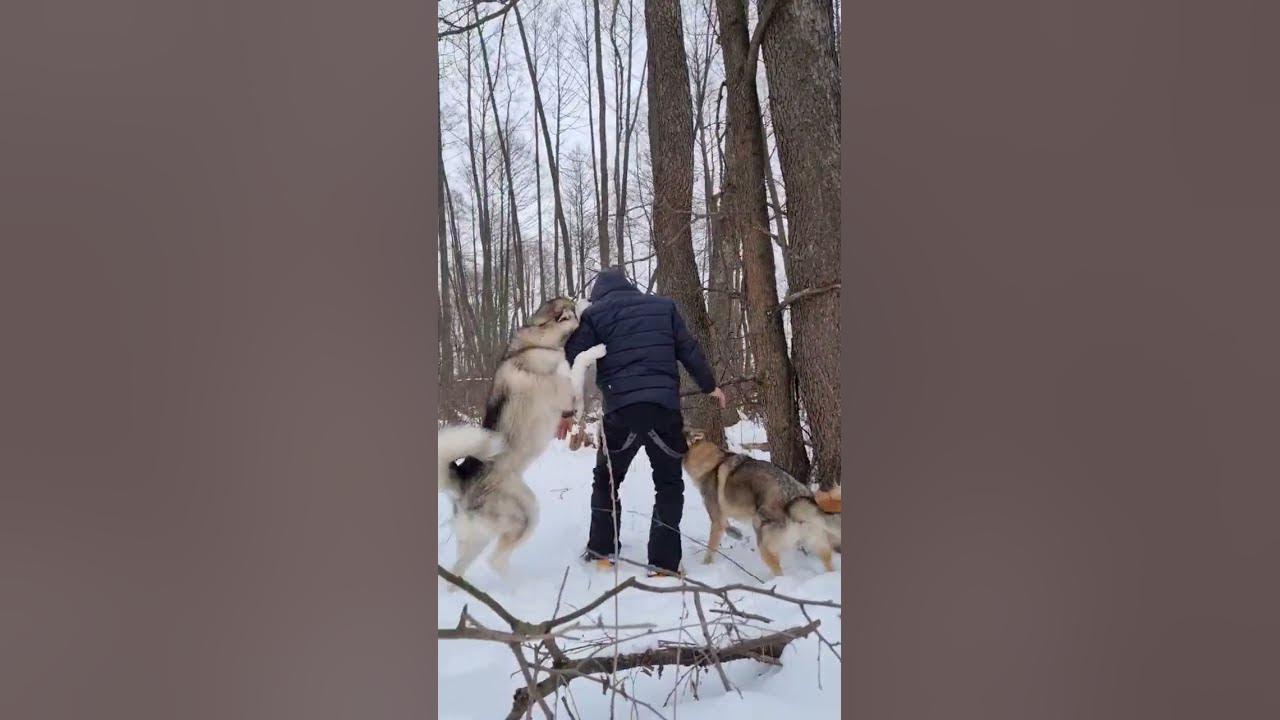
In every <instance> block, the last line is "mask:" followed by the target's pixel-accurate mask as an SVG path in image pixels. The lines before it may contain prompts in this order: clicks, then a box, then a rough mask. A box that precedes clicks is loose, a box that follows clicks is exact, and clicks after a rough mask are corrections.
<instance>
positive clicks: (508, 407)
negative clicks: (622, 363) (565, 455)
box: [437, 297, 605, 589]
mask: <svg viewBox="0 0 1280 720" xmlns="http://www.w3.org/2000/svg"><path fill="white" fill-rule="evenodd" d="M578 317H579V316H578V307H577V305H576V304H575V302H574V301H573V300H571V299H569V298H563V297H559V298H552V299H551V300H548V301H546V302H545V303H543V304H542V306H541V307H540V308H538V311H537V312H536V313H534V314H533V316H532V317H530V318H529V320H528V322H527V323H526V324H525V325H523V326H522V327H520V328H518V329H517V330H516V331H515V333H514V336H513V338H512V340H511V342H510V344H509V345H508V346H507V349H506V352H505V354H504V355H503V357H502V359H501V360H500V361H499V363H498V367H497V370H496V371H495V373H494V377H493V385H492V386H491V388H490V390H489V395H488V398H487V399H486V402H485V413H484V420H483V422H482V423H481V426H480V427H478V428H476V427H450V428H443V429H441V430H440V431H439V434H438V438H437V444H438V448H437V449H438V451H439V468H438V470H439V483H440V490H441V491H442V492H444V493H446V494H447V495H448V496H449V497H450V499H451V500H452V501H453V506H454V517H453V529H454V532H455V534H456V536H457V538H458V558H457V561H456V562H455V563H454V566H453V573H454V574H455V575H458V576H460V577H461V576H462V575H463V573H465V572H466V570H467V568H468V567H470V565H471V563H472V562H474V561H475V559H476V558H477V557H478V556H479V555H480V553H482V552H483V551H484V550H485V548H487V547H488V546H489V544H490V543H491V542H492V541H493V540H494V539H496V540H497V546H496V548H495V549H494V552H493V554H492V555H491V557H490V564H491V565H492V566H493V568H494V569H495V570H498V571H499V572H500V573H505V572H506V570H507V568H508V563H509V559H510V556H511V553H512V551H513V550H515V549H516V548H517V547H518V546H519V545H520V544H521V543H523V542H524V541H525V540H527V539H528V538H529V536H530V535H531V534H532V532H533V530H534V528H535V527H536V525H537V521H538V503H537V500H536V498H535V497H534V495H533V492H532V491H531V490H530V489H529V486H528V485H526V484H525V483H524V472H525V470H527V469H528V467H529V465H530V464H531V463H532V462H533V461H534V460H535V459H537V457H538V456H539V455H541V454H542V453H543V451H545V450H546V449H547V446H548V445H549V444H550V442H551V439H552V438H553V437H554V436H555V434H556V431H557V427H558V426H559V425H560V423H561V421H562V420H564V419H566V418H568V419H571V418H573V417H574V416H575V415H576V414H577V413H579V412H580V411H581V408H582V385H583V381H584V378H585V374H586V369H587V366H588V365H589V364H590V363H592V362H594V361H595V360H597V359H599V358H601V357H604V355H605V346H604V345H603V344H598V345H596V346H595V347H592V348H589V349H587V350H585V351H584V352H582V353H579V355H578V358H577V360H576V362H575V363H574V365H572V366H571V365H570V364H569V362H568V360H567V359H566V358H565V354H564V343H565V341H566V340H567V339H568V338H569V336H570V334H571V333H573V331H574V330H576V329H577V327H578V323H579V319H578ZM451 589H452V588H451Z"/></svg>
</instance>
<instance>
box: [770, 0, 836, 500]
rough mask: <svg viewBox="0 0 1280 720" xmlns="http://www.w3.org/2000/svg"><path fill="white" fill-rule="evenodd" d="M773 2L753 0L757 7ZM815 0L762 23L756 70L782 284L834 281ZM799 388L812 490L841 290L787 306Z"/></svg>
mask: <svg viewBox="0 0 1280 720" xmlns="http://www.w3.org/2000/svg"><path fill="white" fill-rule="evenodd" d="M778 1H779V0H757V3H758V7H761V8H762V10H761V14H762V15H763V14H764V13H763V7H764V6H765V5H767V4H768V3H771V2H772V3H776V2H778ZM832 33H833V27H832V22H831V14H830V12H829V10H828V6H827V4H826V2H824V0H786V2H783V3H782V4H781V5H780V6H778V7H777V9H776V11H775V12H774V18H773V21H772V23H771V24H770V25H769V27H768V28H767V29H766V30H765V32H764V35H763V39H762V41H761V47H762V48H763V50H764V62H765V72H766V74H767V77H768V80H769V101H770V109H771V115H772V117H773V123H774V129H775V132H776V135H777V138H778V154H779V157H780V158H781V160H782V179H783V182H784V183H785V185H786V192H787V220H788V226H789V231H790V235H791V236H790V238H789V240H790V270H791V276H790V280H791V282H790V286H791V287H790V288H789V289H790V291H791V292H797V291H801V290H806V289H809V288H819V287H826V286H830V285H833V284H835V283H836V282H838V281H839V279H840V70H839V64H838V62H837V59H836V55H835V40H834V38H833V37H832ZM790 312H791V328H792V335H793V339H794V342H793V347H794V348H795V353H794V363H795V369H796V374H797V377H798V379H799V385H800V394H801V398H802V400H803V401H804V407H805V411H806V414H807V416H808V418H809V425H810V431H811V433H812V436H813V444H814V465H815V467H814V476H815V479H816V480H817V482H818V485H819V488H820V489H822V490H829V489H831V488H833V487H834V486H836V485H838V484H839V483H840V367H839V354H840V343H839V335H840V334H839V330H840V293H839V291H838V290H836V291H831V292H823V293H818V294H815V295H811V296H809V297H806V298H804V299H803V300H800V301H798V302H796V303H795V304H793V305H792V306H791V309H790Z"/></svg>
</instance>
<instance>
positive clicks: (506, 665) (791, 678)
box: [438, 422, 840, 720]
mask: <svg viewBox="0 0 1280 720" xmlns="http://www.w3.org/2000/svg"><path fill="white" fill-rule="evenodd" d="M726 434H727V436H728V437H729V441H730V443H731V445H735V446H740V444H741V443H750V442H758V441H759V440H761V439H763V436H764V433H763V432H762V431H761V430H760V429H759V428H758V427H754V426H752V425H750V424H748V423H745V422H744V423H739V425H737V426H735V427H733V428H729V429H728V430H727V431H726ZM752 454H753V455H756V456H758V457H766V458H767V453H762V452H753V453H752ZM594 461H595V450H594V448H583V449H581V450H578V451H576V452H574V451H570V450H569V449H568V447H567V445H565V444H564V443H562V442H555V443H553V444H552V447H551V448H550V449H548V450H547V452H546V454H544V455H543V456H542V457H541V458H540V459H539V460H538V461H537V463H535V465H534V466H533V467H532V468H531V470H530V472H529V473H528V475H527V477H526V481H527V482H528V484H529V486H530V487H532V488H533V490H534V492H535V493H536V494H537V496H538V500H539V502H540V504H541V520H540V522H539V525H538V528H537V530H536V531H535V532H534V535H533V537H532V538H531V539H530V540H529V542H528V543H527V544H525V545H524V546H522V547H521V548H519V549H518V550H517V551H516V552H515V554H514V555H513V556H512V562H511V570H510V574H509V577H508V579H506V580H504V579H502V578H501V577H499V576H498V575H497V573H495V572H494V571H493V570H492V569H490V568H489V567H488V565H487V564H486V562H485V560H484V559H481V560H480V561H477V562H476V564H474V565H473V566H472V568H471V570H470V571H469V572H468V579H469V580H470V581H471V582H473V583H474V584H475V585H476V586H477V587H479V588H480V589H481V590H484V591H485V592H487V593H490V594H491V595H492V596H493V597H494V598H495V599H496V600H498V601H499V602H501V603H502V604H503V605H504V606H505V607H506V608H507V609H508V610H510V611H511V612H512V614H514V615H515V616H516V617H519V618H522V619H525V620H529V621H533V622H536V621H540V620H546V619H549V618H551V617H553V615H556V614H560V615H562V614H564V613H565V612H567V611H569V610H572V609H575V608H577V607H580V606H582V605H584V604H586V603H587V602H589V601H590V600H592V599H594V598H596V597H598V596H599V595H600V594H601V593H602V592H604V591H606V590H608V589H609V588H611V587H613V586H614V583H615V574H614V572H613V571H600V570H596V569H594V568H591V567H588V566H586V565H584V564H583V563H582V562H580V561H579V559H578V558H579V556H580V555H581V554H582V551H583V549H584V547H585V545H586V539H587V520H588V507H589V499H590V494H591V468H592V466H593V465H594ZM686 482H687V481H686ZM620 494H621V499H622V507H623V518H622V544H623V555H624V557H627V558H630V559H633V560H637V561H640V562H644V561H645V560H646V558H645V545H646V542H647V538H648V527H649V513H650V511H651V509H652V504H653V482H652V479H651V475H650V468H649V462H648V459H647V458H646V457H645V454H644V452H640V453H639V454H638V455H637V456H636V459H635V461H634V462H633V463H632V466H631V469H630V470H629V471H628V473H627V477H626V480H625V481H624V482H623V483H622V486H621V493H620ZM450 513H451V508H450V506H449V503H448V501H447V500H446V499H445V498H444V497H443V496H442V497H441V503H440V512H439V523H440V530H439V537H440V561H441V564H443V565H444V566H445V567H449V566H450V564H451V563H452V562H453V559H454V557H455V556H456V552H457V549H456V545H455V542H454V538H453V534H452V532H451V531H450V529H449V525H448V522H447V521H448V518H449V516H450ZM709 527H710V523H709V522H708V520H707V514H706V511H705V510H704V509H703V505H702V501H701V498H700V497H699V496H698V493H697V492H696V491H693V490H692V488H690V487H689V486H688V485H686V489H685V510H684V520H683V522H682V523H681V531H682V532H683V533H684V534H685V535H686V536H687V537H686V538H685V540H684V564H685V568H686V570H687V571H688V572H689V576H690V577H691V578H693V579H696V580H698V581H701V582H704V583H707V584H710V585H717V586H718V585H727V584H732V583H748V584H753V585H760V586H761V587H765V588H767V587H776V589H777V591H778V592H779V593H782V594H785V595H790V596H793V597H800V598H805V599H812V600H830V601H835V602H840V570H839V563H840V556H838V555H837V556H836V563H837V570H836V572H834V573H825V572H824V571H823V569H822V565H821V563H820V562H819V561H818V560H817V558H814V557H811V556H805V555H803V554H801V553H795V554H794V555H792V556H790V557H787V556H784V557H783V558H782V564H783V569H784V570H785V571H786V573H787V574H786V575H785V576H784V577H782V578H777V579H772V578H770V576H769V572H768V570H767V568H766V567H765V566H764V563H763V562H762V561H761V560H760V557H759V555H758V554H756V552H755V549H754V544H755V540H754V537H753V533H752V532H751V529H750V527H742V525H741V523H739V527H740V528H741V529H743V530H744V531H745V532H744V537H743V539H741V540H735V539H733V538H730V537H727V536H726V537H725V539H724V543H723V545H722V548H721V549H722V552H724V553H725V555H727V556H728V557H731V558H733V559H734V560H735V561H737V562H738V563H740V564H741V565H742V566H743V567H745V568H746V570H748V571H750V572H751V573H754V574H755V575H756V576H758V577H760V578H764V579H766V582H765V583H759V582H757V581H756V580H755V579H754V578H752V577H751V576H750V575H748V574H747V573H746V572H744V571H743V570H742V569H739V568H738V567H736V566H734V564H733V563H731V562H729V561H728V560H726V559H725V558H724V557H719V558H717V560H716V562H715V563H714V564H712V565H704V564H702V557H703V554H704V551H703V549H702V547H700V546H699V544H698V542H699V541H700V542H703V543H705V542H706V538H707V534H708V530H709ZM566 568H568V580H567V582H566V583H565V586H564V593H563V598H562V600H561V606H560V612H559V613H555V612H554V609H555V605H556V597H557V594H558V592H559V590H560V584H561V581H562V579H563V578H564V573H565V569H566ZM637 575H638V576H641V580H644V578H643V575H644V570H643V569H642V568H639V567H635V566H629V565H626V564H623V565H621V566H620V567H619V570H618V573H617V580H618V581H621V580H625V579H626V578H627V577H631V576H637ZM646 582H651V583H653V584H659V583H664V582H665V583H674V581H672V580H664V579H658V580H653V581H646ZM733 597H734V602H735V604H736V605H737V606H738V608H739V609H741V610H743V611H745V612H748V613H753V614H758V615H762V616H765V617H768V618H769V619H771V620H772V621H773V622H772V623H771V624H770V625H768V626H757V627H756V628H747V627H742V626H741V625H740V629H741V631H742V633H743V634H744V635H761V634H766V633H767V632H771V631H779V630H785V629H787V628H791V627H796V626H800V625H804V624H806V623H807V620H806V619H805V617H804V615H803V613H802V612H801V610H800V608H799V607H797V606H795V605H793V604H790V603H786V602H782V601H779V600H775V599H773V598H768V597H764V596H760V595H755V594H751V593H741V592H740V593H735V594H734V595H733ZM703 602H704V608H705V609H710V608H711V607H714V606H715V605H716V602H715V601H713V600H712V599H711V598H709V597H708V596H704V600H703ZM463 605H466V606H467V608H468V612H469V613H470V614H471V615H472V616H473V617H474V618H476V620H478V621H479V622H480V623H482V624H484V625H485V626H487V627H490V628H494V629H499V630H506V629H508V628H507V626H506V624H505V623H503V622H502V621H501V620H500V619H499V618H498V617H497V616H496V615H494V614H493V613H492V612H491V611H490V610H489V609H488V608H486V607H484V606H482V605H480V604H479V603H478V602H476V601H475V600H474V599H473V598H470V597H469V596H468V595H467V594H466V593H464V592H461V591H457V592H453V593H447V592H445V585H444V583H443V582H441V584H440V589H439V618H438V619H439V626H440V627H454V626H456V625H457V623H458V618H459V615H460V613H461V610H462V608H463ZM808 612H809V615H810V617H812V618H814V619H820V620H821V622H822V625H821V627H820V630H821V632H822V634H823V635H824V636H825V637H826V638H827V639H828V640H829V641H831V642H833V643H838V642H839V637H840V617H839V611H838V610H836V609H834V608H822V607H817V608H812V607H811V608H809V610H808ZM598 618H599V619H602V620H603V622H604V623H605V624H612V623H614V622H618V623H621V624H628V623H654V624H656V625H657V626H658V627H659V628H676V627H678V626H681V625H685V626H686V627H688V626H689V624H690V623H692V624H693V627H692V628H690V629H689V630H688V631H687V632H692V633H694V634H695V635H697V637H696V638H694V637H691V636H690V635H687V634H686V635H685V636H683V637H681V636H680V635H679V633H678V632H676V631H674V630H673V631H670V632H666V633H661V634H656V635H655V634H648V635H647V636H645V637H639V638H635V639H632V640H629V641H626V642H624V643H623V644H622V646H621V648H620V652H624V653H626V652H636V651H639V650H643V649H645V648H647V647H654V646H656V645H657V644H658V643H659V641H676V640H683V641H685V642H695V641H696V642H699V643H701V642H702V640H701V629H700V628H699V627H698V624H697V615H696V612H695V610H694V607H693V598H692V596H691V595H689V594H687V593H672V594H661V595H658V594H652V593H643V592H638V591H634V590H629V591H626V592H624V593H622V594H621V595H619V596H618V604H617V615H616V616H615V613H614V603H613V602H612V601H610V602H607V603H605V604H604V605H602V606H600V607H599V608H598V609H596V610H595V611H593V612H592V613H591V615H590V616H589V619H590V620H591V621H593V622H594V621H595V620H596V619H598ZM644 632H645V631H643V630H632V631H625V630H624V631H623V635H624V636H628V635H641V634H644ZM581 635H583V636H586V637H594V636H599V635H600V632H599V631H586V632H583V633H581ZM719 640H720V643H719V644H724V643H725V642H726V641H727V639H726V638H724V637H721V638H719ZM565 644H566V645H572V644H573V643H569V642H567V641H566V643H565ZM837 649H839V646H838V645H837ZM439 653H440V655H439V657H440V678H439V679H440V695H439V708H438V709H439V716H440V718H441V719H442V720H464V719H465V720H472V719H480V718H484V719H486V720H487V719H489V718H500V717H506V714H507V713H508V712H509V711H510V709H511V694H512V691H513V690H514V689H515V688H516V687H518V686H520V685H522V684H523V681H522V680H521V679H520V678H519V672H518V668H517V666H516V661H515V658H514V657H513V656H512V654H511V652H510V650H508V648H507V647H506V646H504V645H500V644H497V643H491V642H481V641H473V640H441V641H439ZM782 662H783V666H782V667H774V666H770V665H766V664H764V663H760V662H756V661H753V660H739V661H735V662H731V663H727V664H726V665H725V666H724V667H725V671H726V673H727V674H728V676H729V679H730V681H731V682H732V684H733V685H734V686H735V687H736V690H735V691H733V692H729V693H726V692H725V690H724V688H723V686H722V684H721V682H720V680H719V677H718V676H717V675H716V674H715V670H714V669H710V670H709V672H703V673H701V677H700V679H699V680H698V684H697V698H695V697H694V694H693V690H692V688H691V687H690V683H689V681H688V678H687V677H682V678H681V679H680V680H679V681H677V673H675V672H673V671H674V670H675V668H667V669H666V670H665V671H664V673H663V675H662V677H661V678H659V677H657V676H656V675H653V676H650V675H647V674H645V673H643V672H640V671H631V672H629V673H626V674H624V675H623V676H622V678H623V680H624V682H623V685H624V687H625V688H626V691H627V693H628V694H631V695H633V696H635V697H636V698H638V699H640V700H642V701H644V702H646V703H649V704H651V705H652V706H653V707H655V708H657V709H658V710H659V711H660V712H661V713H662V717H667V718H682V719H685V720H704V719H709V718H723V717H725V716H726V715H725V713H735V714H737V715H736V716H737V717H754V716H756V715H757V714H759V715H760V716H767V715H769V714H771V713H773V712H780V713H781V712H785V713H789V714H791V715H792V716H793V717H802V718H815V719H819V718H836V717H839V709H840V666H839V661H838V660H837V659H836V658H835V656H834V655H833V654H832V652H831V650H830V649H828V648H826V647H823V646H822V645H821V643H820V641H819V639H818V638H817V637H816V636H814V635H810V636H809V637H807V638H803V639H801V640H798V641H795V642H793V643H792V644H791V645H790V646H788V648H787V650H786V652H785V653H784V655H783V657H782ZM684 670H685V669H682V671H684ZM677 685H678V686H679V687H678V690H676V692H675V693H674V695H673V689H676V688H677ZM739 691H740V692H741V695H739ZM561 692H562V694H565V695H566V698H567V699H568V700H569V707H570V708H572V710H573V716H574V717H576V718H578V719H579V720H596V719H597V718H608V717H610V701H611V698H610V696H609V695H607V694H604V693H602V689H601V687H600V686H599V685H595V684H592V683H590V682H588V681H586V680H575V681H574V682H573V683H572V684H571V685H570V686H569V689H568V691H567V693H566V691H563V690H562V691H561ZM613 701H614V703H615V709H616V717H619V718H632V717H635V718H649V717H656V716H655V715H654V714H653V713H652V712H651V711H650V710H648V709H646V708H643V707H633V706H632V704H631V703H629V702H627V701H626V700H624V699H622V698H613ZM556 708H557V712H558V713H559V716H560V717H563V718H566V720H568V718H569V715H568V713H566V712H565V711H564V705H563V704H560V699H559V698H557V704H556ZM743 713H745V715H743ZM540 716H541V715H540V713H535V717H540Z"/></svg>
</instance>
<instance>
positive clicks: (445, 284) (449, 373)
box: [436, 127, 454, 384]
mask: <svg viewBox="0 0 1280 720" xmlns="http://www.w3.org/2000/svg"><path fill="white" fill-rule="evenodd" d="M436 146H437V148H438V154H437V157H438V159H439V161H440V163H439V164H440V177H439V181H440V186H439V187H438V188H437V192H438V195H439V203H440V209H439V213H438V214H439V215H440V235H439V240H438V241H437V246H438V247H437V250H438V252H439V255H440V284H439V285H438V286H437V287H436V303H437V304H438V305H439V306H440V325H439V328H440V330H439V336H440V338H439V339H440V365H439V380H440V382H441V383H442V384H443V383H447V382H449V381H451V380H453V377H454V367H453V355H454V350H453V302H452V298H451V297H450V294H451V293H452V291H453V288H452V283H450V282H449V252H448V248H449V228H448V225H447V224H446V222H445V212H444V208H445V196H444V188H445V179H444V140H443V139H442V138H441V136H440V132H439V128H438V127H437V129H436Z"/></svg>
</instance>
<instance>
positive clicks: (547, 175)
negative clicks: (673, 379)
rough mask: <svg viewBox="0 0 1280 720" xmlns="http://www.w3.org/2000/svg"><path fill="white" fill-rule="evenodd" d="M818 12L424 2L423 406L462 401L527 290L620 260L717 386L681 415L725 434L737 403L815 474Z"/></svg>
mask: <svg viewBox="0 0 1280 720" xmlns="http://www.w3.org/2000/svg"><path fill="white" fill-rule="evenodd" d="M840 26H841V8H840V4H839V2H838V0H834V1H829V0H751V1H743V0H686V1H685V2H683V3H682V2H680V0H505V1H502V2H495V1H492V0H480V1H478V2H454V1H451V0H446V1H445V2H442V3H441V6H440V16H439V26H438V36H439V53H440V115H439V117H440V126H439V130H438V144H439V151H440V163H439V198H438V199H439V206H440V208H441V210H442V211H441V213H440V221H439V238H438V239H439V253H438V255H439V268H438V270H439V272H438V283H437V292H438V294H439V308H440V311H439V312H440V316H439V321H440V325H439V327H440V328H441V332H440V337H439V342H440V364H439V384H440V386H441V388H442V389H443V390H444V392H443V393H442V395H443V397H442V413H441V420H442V421H443V422H456V421H458V420H460V419H474V418H475V417H476V415H477V413H478V412H479V407H480V404H481V402H482V400H483V397H484V393H485V392H486V390H487V384H488V379H489V378H491V377H492V372H493V369H494V366H495V365H496V362H497V360H498V358H499V357H500V356H501V354H502V349H503V347H504V346H505V344H506V342H507V340H508V339H509V337H510V334H511V332H512V330H513V328H515V327H517V326H518V325H519V324H520V323H521V322H522V321H523V320H524V319H525V318H527V317H528V316H529V315H530V314H532V312H533V311H534V309H536V308H537V306H538V305H539V304H540V303H541V302H542V301H543V300H544V299H547V298H550V297H553V296H556V295H566V296H570V297H578V296H583V295H585V291H586V290H588V289H589V287H590V284H591V282H592V279H593V278H594V276H595V274H596V273H597V272H599V270H600V269H601V268H603V267H610V266H618V265H621V266H622V267H624V268H625V270H626V272H627V274H628V276H630V277H631V278H632V279H634V280H635V281H636V282H637V284H638V285H639V286H640V287H641V289H642V290H646V291H649V292H654V293H659V294H662V295H665V296H668V297H671V298H673V299H674V300H675V301H676V303H677V305H678V307H679V308H680V311H681V313H682V315H683V316H684V317H685V318H686V321H687V323H688V325H689V327H690V330H691V331H692V332H693V334H694V335H695V337H696V339H697V340H698V341H699V343H700V344H701V346H702V348H703V349H704V351H705V352H706V354H707V356H708V358H709V359H710V360H711V362H712V365H713V367H714V369H715V372H716V375H717V377H718V379H719V381H720V384H721V387H723V388H724V389H725V391H726V392H727V393H728V394H729V396H730V398H731V401H732V402H731V407H730V408H729V409H728V410H726V411H721V410H720V409H719V408H717V407H715V406H714V404H713V403H712V401H711V400H710V399H709V398H707V397H705V396H701V395H699V394H697V393H696V392H692V391H691V392H689V393H688V395H687V397H685V398H684V400H685V402H686V408H685V413H686V416H687V417H689V418H690V419H691V421H693V422H696V423H697V424H698V425H699V426H700V427H705V428H709V432H711V434H712V437H713V438H716V439H720V440H723V428H724V427H725V426H726V425H733V424H734V423H735V422H736V421H737V419H738V417H740V416H742V415H745V416H747V417H749V418H751V419H752V420H753V421H755V422H758V423H759V424H760V425H761V426H762V427H763V428H764V429H765V431H766V433H767V441H766V444H765V447H764V448H763V449H766V450H767V451H768V453H769V455H770V458H771V459H772V461H773V462H775V463H777V464H778V465H780V466H781V467H783V468H784V469H785V470H787V471H788V472H790V473H791V474H792V475H794V476H795V477H797V478H801V479H804V480H807V481H808V482H811V483H813V484H815V485H816V486H818V487H819V488H821V489H824V490H825V489H830V488H831V487H833V486H837V485H838V484H839V482H840V449H839V442H840V374H839V368H838V362H839V327H840V315H839V299H840V277H839V273H840V243H839V228H840V211H841V208H840V171H841V167H840V68H839V38H840ZM686 380H687V378H686ZM689 387H690V388H691V389H692V385H691V384H690V386H689ZM576 437H577V441H578V442H590V439H589V437H586V433H585V428H583V429H581V430H580V431H579V433H578V434H577V436H576Z"/></svg>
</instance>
